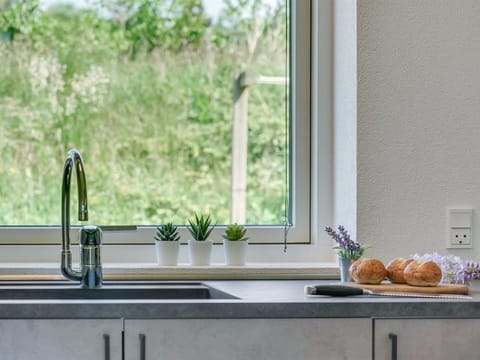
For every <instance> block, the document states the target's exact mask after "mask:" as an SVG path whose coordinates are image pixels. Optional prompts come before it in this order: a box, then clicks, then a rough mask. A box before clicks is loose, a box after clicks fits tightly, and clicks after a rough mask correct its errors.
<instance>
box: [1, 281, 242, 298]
mask: <svg viewBox="0 0 480 360" xmlns="http://www.w3.org/2000/svg"><path fill="white" fill-rule="evenodd" d="M174 299H177V300H209V299H210V300H218V299H238V298H237V297H235V296H233V295H230V294H228V293H226V292H223V291H220V290H218V289H215V288H213V287H211V286H208V285H205V284H202V283H172V282H151V281H150V282H147V281H145V282H110V283H108V282H106V283H105V284H104V286H103V287H102V288H99V289H82V288H80V287H79V286H78V285H71V283H68V282H67V283H65V282H57V283H55V282H49V283H43V284H39V283H38V282H35V283H33V282H25V283H22V284H19V283H3V282H2V283H0V300H174Z"/></svg>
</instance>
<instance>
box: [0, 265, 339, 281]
mask: <svg viewBox="0 0 480 360" xmlns="http://www.w3.org/2000/svg"><path fill="white" fill-rule="evenodd" d="M103 270H104V277H105V279H106V280H244V279H257V280H259V279H262V280H271V279H279V280H286V279H338V278H339V271H338V266H337V264H335V263H268V264H267V263H249V264H247V265H245V266H226V265H223V264H213V265H210V266H191V265H188V264H179V265H178V266H158V265H156V264H154V263H139V264H133V263H132V264H115V263H108V264H105V266H104V268H103ZM0 280H33V281H36V280H64V277H63V276H62V275H61V274H60V270H59V265H58V264H55V263H42V264H30V263H4V264H0Z"/></svg>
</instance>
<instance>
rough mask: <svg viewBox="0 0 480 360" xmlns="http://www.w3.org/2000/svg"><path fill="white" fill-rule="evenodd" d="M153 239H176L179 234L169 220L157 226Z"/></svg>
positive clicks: (178, 237)
mask: <svg viewBox="0 0 480 360" xmlns="http://www.w3.org/2000/svg"><path fill="white" fill-rule="evenodd" d="M155 240H157V241H178V240H180V235H179V234H178V230H177V227H176V226H175V225H173V223H171V222H169V223H166V224H163V225H160V226H157V231H156V232H155Z"/></svg>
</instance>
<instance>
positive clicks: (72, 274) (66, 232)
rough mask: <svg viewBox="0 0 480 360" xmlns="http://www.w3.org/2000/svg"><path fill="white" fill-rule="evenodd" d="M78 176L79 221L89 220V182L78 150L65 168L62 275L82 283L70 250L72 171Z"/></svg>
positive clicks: (70, 157)
mask: <svg viewBox="0 0 480 360" xmlns="http://www.w3.org/2000/svg"><path fill="white" fill-rule="evenodd" d="M73 169H75V172H76V175H77V190H78V220H80V221H85V220H88V203H87V182H86V179H85V166H84V163H83V159H82V156H81V155H80V153H79V152H78V150H75V149H72V150H70V151H69V152H68V155H67V159H66V160H65V165H64V168H63V181H62V266H61V270H62V274H63V275H64V276H65V277H66V278H67V279H70V280H75V281H81V280H82V272H81V271H78V270H74V269H72V251H71V250H70V185H71V180H72V170H73Z"/></svg>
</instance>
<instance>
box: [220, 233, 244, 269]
mask: <svg viewBox="0 0 480 360" xmlns="http://www.w3.org/2000/svg"><path fill="white" fill-rule="evenodd" d="M247 245H248V241H231V240H226V239H224V240H223V249H224V250H225V263H226V264H227V265H236V266H239V265H245V259H246V257H247Z"/></svg>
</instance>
